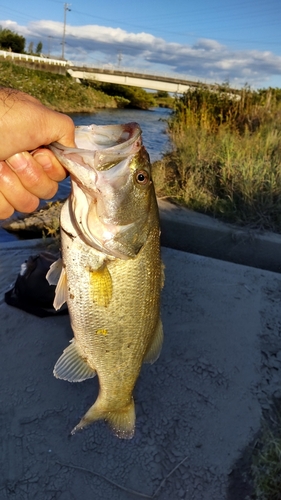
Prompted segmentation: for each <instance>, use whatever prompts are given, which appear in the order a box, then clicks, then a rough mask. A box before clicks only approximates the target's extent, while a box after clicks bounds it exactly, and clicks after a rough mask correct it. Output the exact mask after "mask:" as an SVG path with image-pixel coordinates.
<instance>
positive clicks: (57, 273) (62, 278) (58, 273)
mask: <svg viewBox="0 0 281 500" xmlns="http://www.w3.org/2000/svg"><path fill="white" fill-rule="evenodd" d="M46 279H47V280H48V282H49V284H50V285H57V287H56V291H55V299H54V303H53V306H54V308H55V309H56V311H57V310H58V309H60V308H61V306H62V305H63V304H64V303H65V302H66V290H67V281H66V272H65V268H64V267H63V265H62V259H58V260H56V262H54V263H53V264H52V265H51V266H50V269H49V271H48V272H47V274H46Z"/></svg>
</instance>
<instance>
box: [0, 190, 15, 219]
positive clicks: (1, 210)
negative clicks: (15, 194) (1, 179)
mask: <svg viewBox="0 0 281 500" xmlns="http://www.w3.org/2000/svg"><path fill="white" fill-rule="evenodd" d="M13 213H14V208H13V207H12V205H10V203H9V202H8V201H7V200H6V198H5V196H4V195H3V194H2V193H0V219H8V217H11V215H13Z"/></svg>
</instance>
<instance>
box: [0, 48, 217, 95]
mask: <svg viewBox="0 0 281 500" xmlns="http://www.w3.org/2000/svg"><path fill="white" fill-rule="evenodd" d="M0 59H4V60H12V61H14V62H18V64H24V65H25V66H28V67H31V68H32V67H36V68H38V69H40V70H43V71H52V72H55V73H61V74H65V73H66V72H68V73H69V74H70V75H71V76H72V77H73V78H78V79H79V80H92V81H96V82H104V83H115V84H119V85H131V86H134V87H141V88H144V89H151V90H163V91H166V92H172V93H177V94H183V93H184V92H186V91H187V90H189V89H190V88H193V89H194V88H195V87H199V86H202V83H200V82H193V81H191V80H185V79H182V78H175V77H170V76H164V75H153V74H146V73H138V72H134V71H130V70H125V69H124V70H120V69H113V68H104V67H103V68H92V67H88V66H82V65H74V64H73V63H72V62H71V61H64V60H61V59H55V58H49V57H43V56H41V57H39V56H35V55H33V54H32V55H30V54H17V53H14V52H9V51H5V50H0ZM204 86H206V87H207V88H209V89H211V88H212V89H214V90H215V89H216V85H210V84H204Z"/></svg>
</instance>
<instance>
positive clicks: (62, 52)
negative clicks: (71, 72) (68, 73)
mask: <svg viewBox="0 0 281 500" xmlns="http://www.w3.org/2000/svg"><path fill="white" fill-rule="evenodd" d="M70 5H71V4H70V3H65V4H64V19H63V34H62V44H61V45H62V50H61V58H62V60H63V61H64V46H65V27H66V13H67V11H68V10H69V12H70V11H71V9H70V8H69V7H70Z"/></svg>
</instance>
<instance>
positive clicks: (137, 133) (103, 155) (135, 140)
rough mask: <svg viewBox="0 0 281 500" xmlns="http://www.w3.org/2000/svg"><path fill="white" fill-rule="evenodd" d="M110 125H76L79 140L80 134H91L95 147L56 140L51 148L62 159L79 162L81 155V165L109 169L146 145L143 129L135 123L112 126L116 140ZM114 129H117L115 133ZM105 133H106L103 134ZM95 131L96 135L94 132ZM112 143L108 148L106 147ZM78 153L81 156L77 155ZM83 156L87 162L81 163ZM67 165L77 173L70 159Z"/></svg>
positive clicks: (70, 170) (50, 145)
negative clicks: (110, 136)
mask: <svg viewBox="0 0 281 500" xmlns="http://www.w3.org/2000/svg"><path fill="white" fill-rule="evenodd" d="M108 128H109V127H108V125H94V124H92V125H87V126H81V127H76V135H75V139H76V142H77V143H80V142H81V141H80V140H79V135H82V134H83V133H86V134H87V135H88V136H89V135H90V137H91V139H92V148H90V149H88V148H80V147H76V148H69V147H67V146H64V145H63V144H60V143H59V142H53V143H51V144H49V146H48V148H49V149H50V150H51V151H52V152H53V153H54V154H55V156H57V157H58V159H59V160H61V161H62V162H63V160H70V161H73V162H75V158H76V157H77V156H78V157H79V162H77V163H79V166H80V167H82V168H83V167H84V168H86V169H87V168H89V167H90V168H91V169H93V170H99V171H101V170H109V169H110V168H111V167H112V165H114V164H116V163H119V162H121V161H122V160H124V159H126V158H128V156H130V155H134V154H136V153H137V152H138V151H139V150H140V148H141V147H142V138H141V133H142V132H141V128H140V126H139V125H138V124H137V123H135V122H130V123H126V124H124V125H111V126H110V130H111V135H113V136H114V139H115V140H112V139H110V138H109V135H110V134H109V133H108V134H106V133H105V132H108ZM112 130H113V132H112ZM101 132H104V134H103V133H101ZM91 134H92V135H91ZM95 136H99V137H103V138H104V137H105V138H107V140H106V139H104V140H103V141H102V140H96V142H94V139H93V138H94V137H95ZM106 145H108V147H106ZM76 155H77V156H76ZM81 158H82V159H83V162H84V164H83V163H81ZM63 164H64V166H65V168H66V169H67V170H68V171H69V172H70V174H72V175H74V176H75V169H72V166H71V165H70V164H69V162H67V161H66V163H64V162H63Z"/></svg>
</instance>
